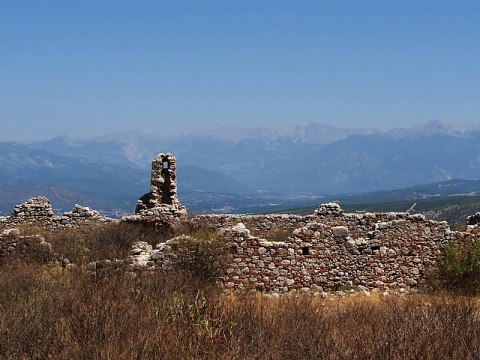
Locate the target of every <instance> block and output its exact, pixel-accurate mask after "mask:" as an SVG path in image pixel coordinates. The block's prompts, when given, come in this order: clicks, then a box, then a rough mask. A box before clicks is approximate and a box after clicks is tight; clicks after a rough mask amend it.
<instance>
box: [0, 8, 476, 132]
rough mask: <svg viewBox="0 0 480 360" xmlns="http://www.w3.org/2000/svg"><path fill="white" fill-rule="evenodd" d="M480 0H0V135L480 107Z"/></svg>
mask: <svg viewBox="0 0 480 360" xmlns="http://www.w3.org/2000/svg"><path fill="white" fill-rule="evenodd" d="M479 19H480V1H463V0H462V1H441V0H435V1H426V0H425V1H418V0H398V1H394V0H392V1H390V0H379V1H376V0H364V1H362V0H355V1H343V0H339V1H332V0H329V1H321V0H316V1H301V0H300V1H299V0H297V1H282V0H274V1H273V0H272V1H267V0H260V1H259V0H255V1H250V0H224V1H220V0H216V1H209V0H201V1H200V0H192V1H181V0H175V1H161V0H155V1H153V0H152V1H143V0H135V1H134V0H130V1H123V0H114V1H109V0H95V1H90V0H81V1H65V0H31V1H25V0H0V125H1V128H0V140H20V139H28V138H42V137H43V138H47V137H53V136H56V135H61V134H67V135H70V136H73V137H89V136H94V135H101V134H105V133H111V132H120V131H138V132H140V133H154V134H162V133H164V134H170V133H175V132H178V131H191V130H192V129H199V128H203V127H207V128H215V127H219V126H222V125H231V124H236V125H244V126H247V127H257V126H283V125H291V124H301V123H311V122H315V123H323V124H327V125H335V126H339V127H364V126H368V127H386V128H390V127H397V126H405V127H408V126H412V125H417V124H422V123H426V122H428V121H431V120H435V119H443V120H446V121H447V122H450V123H478V122H479V121H480V20H479Z"/></svg>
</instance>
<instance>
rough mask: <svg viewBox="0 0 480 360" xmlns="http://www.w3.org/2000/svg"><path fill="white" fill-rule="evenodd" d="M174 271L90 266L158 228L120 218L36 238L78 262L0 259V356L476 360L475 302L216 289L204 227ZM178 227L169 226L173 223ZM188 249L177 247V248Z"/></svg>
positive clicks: (478, 317)
mask: <svg viewBox="0 0 480 360" xmlns="http://www.w3.org/2000/svg"><path fill="white" fill-rule="evenodd" d="M190 230H191V231H193V232H194V233H195V234H196V236H197V237H203V238H204V240H205V241H204V242H202V243H195V244H193V245H194V246H191V245H192V244H190V247H189V248H188V249H189V251H195V254H196V257H194V258H193V259H194V260H195V259H196V260H195V261H194V262H193V263H191V262H190V261H191V259H192V258H188V262H186V265H188V266H185V267H184V269H183V270H181V271H180V270H177V271H169V272H162V271H156V272H144V273H142V272H137V273H131V272H126V271H122V270H119V271H112V272H110V273H109V272H106V273H105V274H103V275H102V276H94V275H92V274H91V273H89V272H88V271H87V270H85V268H84V267H83V266H81V265H82V264H85V263H87V262H88V261H93V260H97V259H102V258H103V259H105V258H110V259H112V258H115V257H116V258H122V256H124V255H125V254H126V252H127V251H128V248H129V247H130V245H131V243H132V242H133V241H137V240H139V238H143V239H144V240H146V241H149V242H150V243H152V244H153V243H156V242H158V241H160V240H162V239H163V237H165V236H171V234H167V233H160V234H159V233H156V232H152V231H150V230H149V229H143V228H134V227H131V226H130V225H128V224H127V225H121V226H115V225H113V224H107V225H104V226H100V227H96V228H89V229H82V230H80V231H69V232H63V233H57V234H44V236H46V237H47V240H48V241H50V242H51V243H52V246H53V248H54V250H55V251H56V252H57V253H61V254H64V255H65V257H67V258H69V259H70V260H71V261H73V262H75V263H76V264H77V266H76V267H73V268H63V267H62V266H60V265H59V264H58V263H55V262H39V261H36V260H32V261H25V260H22V261H9V262H2V263H1V264H0V289H1V291H0V358H2V359H89V360H90V359H480V305H479V302H478V298H476V297H472V296H470V297H466V296H459V295H454V293H452V292H451V291H450V292H449V293H441V292H436V293H434V294H430V295H429V294H417V295H409V296H404V297H394V296H393V297H387V298H383V297H373V296H372V297H365V296H356V297H346V298H345V299H342V298H334V300H330V299H329V298H325V299H324V298H321V297H315V296H310V295H307V294H303V295H301V294H299V295H298V296H283V297H279V298H274V297H267V296H264V295H259V294H253V295H252V294H240V295H235V296H233V295H229V296H226V295H224V294H223V293H222V291H221V289H219V288H218V287H217V286H216V285H215V284H214V276H208V274H215V271H217V269H218V268H217V266H216V265H215V266H213V265H214V263H215V261H214V259H213V258H212V256H216V255H218V254H217V251H218V247H217V246H216V243H215V242H214V241H213V242H212V241H210V238H211V235H212V234H211V233H210V232H209V229H207V228H203V227H200V228H192V229H190ZM177 231H178V230H177ZM187 245H188V244H187Z"/></svg>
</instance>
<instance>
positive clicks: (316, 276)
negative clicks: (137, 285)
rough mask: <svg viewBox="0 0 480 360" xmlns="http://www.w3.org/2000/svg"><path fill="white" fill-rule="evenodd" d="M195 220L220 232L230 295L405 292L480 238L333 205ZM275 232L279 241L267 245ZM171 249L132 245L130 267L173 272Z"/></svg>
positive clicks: (419, 219)
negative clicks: (304, 211)
mask: <svg viewBox="0 0 480 360" xmlns="http://www.w3.org/2000/svg"><path fill="white" fill-rule="evenodd" d="M192 221H193V222H194V223H195V222H198V223H202V224H204V225H207V226H211V227H215V228H217V229H218V232H219V235H220V236H222V237H223V238H224V239H225V241H226V243H225V245H226V248H228V249H229V250H230V251H232V253H231V254H230V255H229V257H228V258H229V259H230V260H229V261H228V262H227V266H226V267H225V272H224V274H223V275H222V276H221V277H220V278H219V283H220V285H221V286H222V287H224V288H225V289H226V290H227V291H236V290H248V289H255V290H260V291H265V292H276V293H283V292H289V291H328V290H339V289H360V290H367V289H385V290H387V289H405V290H409V289H411V288H412V287H416V286H417V285H418V283H419V282H420V281H421V279H422V278H423V276H424V274H425V271H426V270H427V269H428V268H429V267H430V266H432V265H433V264H434V262H435V259H436V256H437V255H438V254H439V253H440V252H441V249H442V248H443V247H444V246H445V245H447V244H451V243H456V242H459V241H462V240H463V239H465V238H467V237H473V238H474V239H478V237H479V236H480V234H479V228H478V226H477V225H476V226H471V227H470V228H469V231H468V232H458V231H451V230H450V228H449V225H448V223H446V222H437V221H430V220H426V219H425V217H424V216H423V215H419V214H413V215H410V214H408V213H366V214H344V213H343V211H342V210H341V209H340V207H339V206H338V205H337V204H324V205H322V206H320V208H319V209H317V210H316V211H315V213H314V214H313V215H309V216H305V217H302V216H296V215H202V216H198V217H196V218H194V219H193V220H192ZM279 229H282V231H279ZM276 231H277V232H278V234H282V235H283V237H278V238H277V239H272V236H269V235H271V233H272V232H273V233H275V232H276ZM174 243H175V239H172V240H169V241H167V242H166V243H161V244H158V245H157V246H156V247H155V249H154V248H153V247H148V246H147V245H145V244H136V245H135V246H134V250H132V256H131V257H130V258H129V261H128V263H129V264H133V265H134V267H136V268H138V267H142V266H144V267H145V268H148V269H154V268H156V267H157V268H169V267H172V266H173V264H174V259H175V251H173V250H172V249H174V248H175V247H172V244H174ZM140 249H141V250H140ZM177 251H178V250H177Z"/></svg>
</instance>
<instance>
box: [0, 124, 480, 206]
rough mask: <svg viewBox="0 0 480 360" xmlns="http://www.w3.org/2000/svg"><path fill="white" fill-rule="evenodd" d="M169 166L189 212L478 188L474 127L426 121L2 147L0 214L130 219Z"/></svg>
mask: <svg viewBox="0 0 480 360" xmlns="http://www.w3.org/2000/svg"><path fill="white" fill-rule="evenodd" d="M160 152H170V153H172V154H173V155H174V156H176V158H177V164H178V174H177V178H178V189H179V196H180V200H181V202H182V203H183V204H184V205H186V206H187V207H190V208H192V209H193V210H204V211H212V212H214V211H220V212H223V211H232V212H238V211H242V212H245V211H259V210H260V211H262V209H264V210H266V209H268V208H269V207H272V206H287V205H292V204H301V203H307V202H321V201H322V199H328V198H332V197H335V196H337V195H338V194H358V193H365V192H371V191H379V190H393V189H403V188H407V187H410V186H414V185H420V184H429V183H437V182H444V181H448V180H452V179H465V180H477V179H480V124H475V125H473V124H466V125H450V124H448V123H446V122H443V121H433V122H430V123H427V124H424V125H422V126H418V127H412V128H396V129H393V130H389V131H380V130H375V129H366V128H358V129H339V128H335V127H332V126H324V125H321V124H309V125H301V126H300V125H299V126H296V127H292V128H287V127H283V128H257V129H245V128H241V127H236V128H232V127H224V128H220V129H216V130H213V131H207V130H205V131H203V132H196V133H195V134H181V135H177V136H168V135H160V136H153V135H148V136H143V135H140V134H136V133H123V134H110V135H106V136H102V137H97V138H93V139H87V140H79V139H71V138H68V137H65V136H60V137H56V138H53V139H49V140H45V141H38V142H34V143H14V142H2V143H0V185H1V186H0V196H1V197H2V199H3V201H2V204H1V207H0V211H1V212H3V213H5V212H8V211H10V210H11V209H12V207H13V205H15V204H17V203H19V202H21V201H23V200H25V199H26V198H27V197H29V196H33V195H47V196H49V195H50V196H51V197H52V198H51V201H52V204H53V205H54V208H56V209H57V210H58V211H62V210H69V209H70V208H71V207H72V206H73V205H74V204H75V203H81V204H82V205H86V206H91V207H93V208H96V209H99V210H101V211H103V212H106V213H107V214H109V215H111V214H114V215H121V214H123V213H130V212H131V211H132V210H133V209H134V207H135V203H136V200H137V199H138V198H139V197H140V196H141V195H143V194H144V193H146V192H147V191H148V187H149V173H150V164H151V160H152V159H153V158H154V157H155V155H157V154H158V153H160Z"/></svg>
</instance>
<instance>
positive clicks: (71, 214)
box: [0, 196, 115, 231]
mask: <svg viewBox="0 0 480 360" xmlns="http://www.w3.org/2000/svg"><path fill="white" fill-rule="evenodd" d="M110 221H115V220H113V219H109V218H107V217H104V216H101V215H100V214H99V212H98V211H96V210H91V209H90V208H88V207H83V206H80V205H75V207H74V208H73V209H72V210H71V211H68V212H65V213H63V214H62V215H60V216H56V215H54V213H53V211H52V206H51V204H50V201H49V200H48V199H47V198H46V197H44V196H39V197H36V198H31V199H28V200H27V201H26V202H24V203H23V204H20V205H17V206H15V208H14V209H13V211H12V213H11V214H10V215H9V216H4V217H0V228H14V227H19V226H26V225H33V226H40V227H43V228H45V229H47V230H51V231H55V230H64V229H71V228H76V227H79V226H84V225H87V224H92V223H104V222H110Z"/></svg>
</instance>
